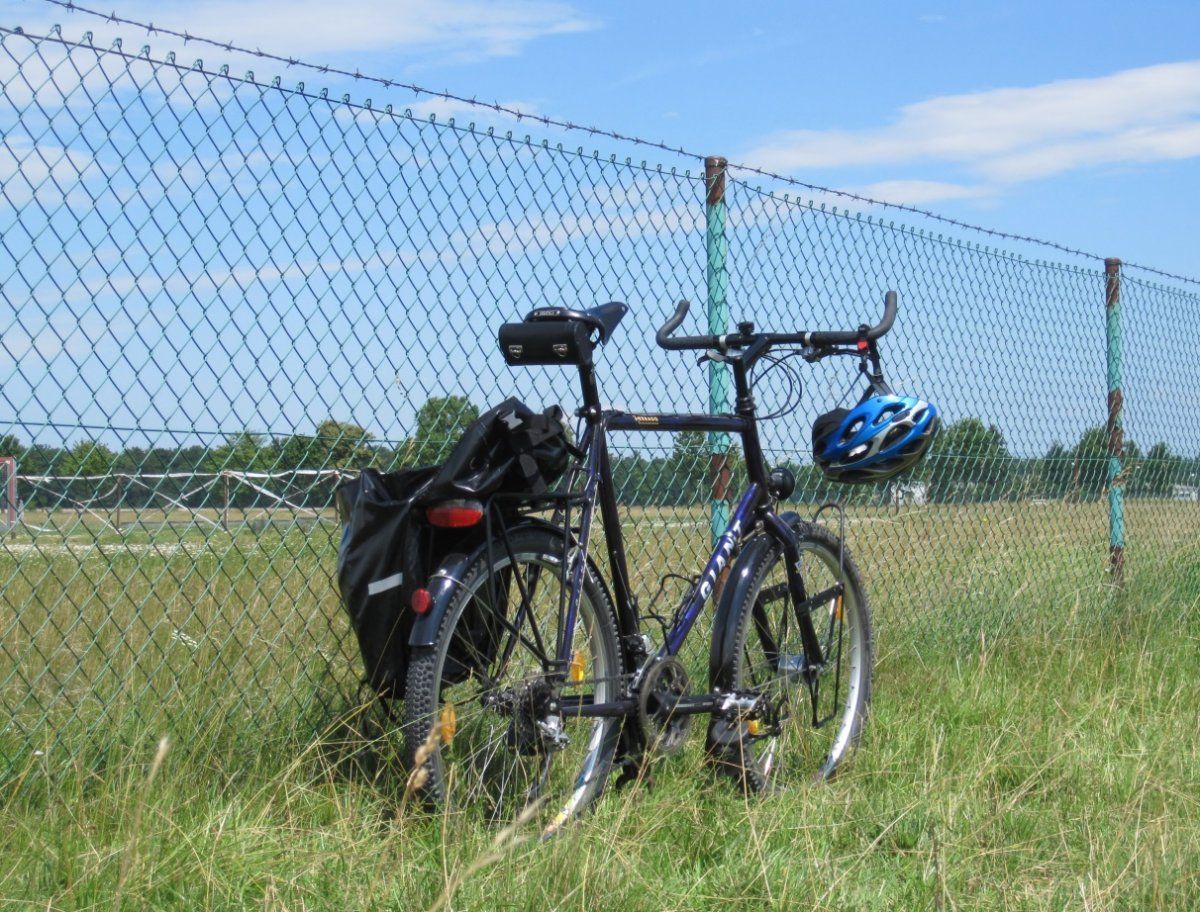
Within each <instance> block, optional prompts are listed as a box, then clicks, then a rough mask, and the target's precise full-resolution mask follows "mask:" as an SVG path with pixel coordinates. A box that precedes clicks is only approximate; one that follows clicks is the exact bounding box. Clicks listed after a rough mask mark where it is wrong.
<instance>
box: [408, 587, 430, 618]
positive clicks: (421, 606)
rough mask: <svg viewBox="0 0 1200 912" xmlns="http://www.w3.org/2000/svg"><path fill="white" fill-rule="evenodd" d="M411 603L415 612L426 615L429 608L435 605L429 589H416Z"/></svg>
mask: <svg viewBox="0 0 1200 912" xmlns="http://www.w3.org/2000/svg"><path fill="white" fill-rule="evenodd" d="M410 603H411V604H412V610H413V611H415V612H416V613H417V614H424V613H425V612H426V611H428V610H429V606H430V605H432V604H433V598H432V596H430V594H429V590H428V589H415V590H413V594H412V599H411V600H410Z"/></svg>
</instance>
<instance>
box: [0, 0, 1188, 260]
mask: <svg viewBox="0 0 1200 912" xmlns="http://www.w3.org/2000/svg"><path fill="white" fill-rule="evenodd" d="M6 6H7V7H8V16H7V17H6V18H7V19H8V20H9V21H12V22H16V21H19V22H21V23H22V24H25V25H26V26H28V27H32V28H36V27H38V26H43V27H44V25H45V24H48V23H50V22H61V23H63V24H64V26H65V27H66V28H67V30H68V34H70V33H71V32H72V31H79V30H82V29H83V28H90V29H93V30H94V31H95V32H96V34H97V36H98V39H103V38H105V37H106V36H109V35H116V34H120V35H123V36H124V37H125V39H126V40H127V41H129V42H133V41H137V42H139V43H140V42H141V41H142V40H143V39H144V36H142V35H137V34H135V33H134V30H132V29H130V28H129V27H127V26H125V27H116V26H108V25H106V24H105V23H103V22H98V21H97V20H95V19H92V18H90V17H86V16H84V15H82V14H79V13H67V12H66V11H65V10H61V9H56V8H53V7H49V6H47V5H46V4H44V3H41V2H38V0H8V2H7V3H6ZM109 6H113V4H109ZM115 6H116V8H117V10H118V11H119V12H121V13H122V14H124V15H128V16H129V17H130V18H134V19H142V20H151V21H154V22H156V23H159V24H162V25H168V26H175V27H180V28H186V29H188V30H191V31H194V32H196V33H197V34H204V35H208V36H213V37H216V38H221V39H230V40H233V41H235V42H241V43H244V44H246V45H249V46H252V47H262V48H264V49H266V50H271V51H276V52H279V53H283V54H290V55H296V56H299V57H303V58H305V59H308V60H313V61H316V62H318V63H325V62H328V63H333V64H338V65H341V66H345V67H348V68H350V69H354V68H356V67H361V68H362V70H363V71H364V72H370V73H377V74H380V75H384V76H393V77H398V78H403V79H408V80H412V81H414V82H418V83H420V84H424V85H427V86H430V87H433V88H445V89H449V90H451V91H454V92H458V93H462V94H465V95H478V96H479V97H481V98H485V99H488V100H500V101H504V102H511V103H514V104H516V105H517V106H519V107H522V108H525V109H531V110H533V111H536V112H538V113H545V114H551V115H555V116H561V117H564V118H567V119H570V120H573V121H579V122H585V123H594V124H596V125H599V126H602V127H608V128H612V129H616V130H619V131H622V132H627V133H632V134H636V135H639V136H643V137H646V138H649V139H656V140H657V139H662V140H665V141H667V142H668V143H670V144H672V145H682V146H684V147H686V148H688V149H689V150H693V151H698V152H702V153H722V154H726V155H728V156H729V157H730V159H731V160H738V161H744V162H747V163H750V164H760V165H764V166H767V167H769V168H771V169H774V170H779V171H783V172H784V173H786V174H789V175H794V176H796V177H799V178H801V179H803V180H806V181H809V182H812V183H818V184H825V185H828V186H832V187H837V188H845V189H852V190H860V191H865V192H866V193H868V194H869V195H874V196H877V197H879V198H883V199H888V200H891V201H896V202H911V203H915V204H919V205H924V206H928V207H930V208H933V209H935V210H936V211H938V212H943V213H945V214H947V215H950V216H955V217H960V218H964V219H966V220H970V221H975V222H979V223H982V224H984V225H985V226H988V227H995V228H1001V229H1005V230H1011V231H1014V232H1018V233H1022V234H1026V233H1027V234H1034V235H1037V236H1042V237H1048V238H1050V239H1053V240H1057V241H1060V242H1062V243H1065V244H1068V245H1072V246H1077V247H1080V248H1083V249H1086V250H1088V251H1094V252H1097V253H1100V254H1102V255H1118V256H1122V257H1124V258H1126V259H1128V260H1133V261H1140V262H1145V263H1148V264H1152V265H1156V266H1159V267H1161V268H1164V269H1167V270H1169V271H1175V272H1182V273H1185V274H1189V275H1196V274H1200V246H1197V245H1196V244H1195V242H1194V237H1195V233H1196V220H1197V215H1196V212H1197V207H1196V206H1195V205H1192V204H1189V203H1188V201H1189V200H1193V201H1194V200H1196V199H1200V165H1198V161H1200V4H1197V3H1195V2H1153V0H1151V2H1140V3H1103V4H1096V3H1084V2H1074V0H1065V2H1064V0H1058V2H1053V3H1047V2H1044V0H1043V2H982V0H980V2H970V3H965V2H960V3H946V2H941V3H938V2H905V0H898V2H886V3H881V2H848V3H817V2H790V3H754V4H745V5H743V6H741V7H738V8H734V7H730V6H727V5H724V4H705V3H694V2H693V3H678V2H657V3H650V4H648V3H632V2H613V3H604V4H601V3H553V2H517V0H498V2H492V3H482V2H475V0H472V2H463V0H442V2H436V3H433V2H426V0H408V2H392V0H341V2H339V3H337V4H329V3H327V2H324V0H165V2H149V0H128V2H124V3H118V4H116V5H115ZM105 8H106V9H107V7H105ZM152 44H153V47H154V49H155V51H156V52H159V51H162V52H165V51H166V50H168V49H171V48H172V47H174V46H175V43H173V42H172V41H171V40H169V39H165V38H155V39H153V41H152ZM184 54H186V55H188V56H190V57H194V56H203V57H206V58H208V59H210V60H211V59H215V58H216V57H217V56H218V55H217V52H215V51H213V49H211V48H209V49H200V50H196V49H194V48H193V49H189V50H187V51H183V50H181V55H184ZM256 69H257V70H258V71H259V72H265V71H266V70H267V69H271V71H272V72H274V69H273V68H270V66H269V65H267V66H264V65H263V64H262V62H259V64H258V65H257V66H256ZM304 78H305V79H306V80H307V81H308V82H309V83H310V84H312V82H313V77H312V74H308V75H306V76H305V77H304ZM327 81H328V83H329V84H330V85H331V86H333V87H334V88H335V89H339V90H340V89H341V88H342V85H341V83H339V81H338V80H336V79H329V80H327ZM351 91H352V93H353V95H354V97H363V96H366V95H371V94H374V95H376V96H377V97H378V96H379V94H380V92H379V90H375V91H371V90H368V89H365V88H363V87H361V86H358V87H352V88H351ZM420 110H422V111H437V112H440V113H443V114H454V113H457V114H458V115H459V116H460V117H461V116H463V114H462V111H461V109H460V108H459V107H458V106H456V105H453V104H448V103H441V102H426V103H424V104H423V106H422V107H421V109H420ZM468 116H470V115H468Z"/></svg>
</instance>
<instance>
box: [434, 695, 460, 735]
mask: <svg viewBox="0 0 1200 912" xmlns="http://www.w3.org/2000/svg"><path fill="white" fill-rule="evenodd" d="M457 731H458V713H457V712H455V711H454V704H453V703H447V704H446V705H445V706H443V707H442V715H441V717H440V718H439V719H438V737H439V738H441V739H442V743H443V744H445V745H449V744H450V742H451V741H453V740H454V733H455V732H457Z"/></svg>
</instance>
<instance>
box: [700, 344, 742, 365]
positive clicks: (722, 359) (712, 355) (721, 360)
mask: <svg viewBox="0 0 1200 912" xmlns="http://www.w3.org/2000/svg"><path fill="white" fill-rule="evenodd" d="M732 360H733V359H732V358H730V357H729V356H728V355H726V354H723V353H722V352H719V351H717V350H716V349H715V348H710V349H709V350H708V351H706V352H705V353H704V354H702V355H701V356H700V357H699V358H697V359H696V365H697V367H699V366H701V365H703V364H704V362H705V361H716V362H717V363H718V364H729V363H730V362H731V361H732Z"/></svg>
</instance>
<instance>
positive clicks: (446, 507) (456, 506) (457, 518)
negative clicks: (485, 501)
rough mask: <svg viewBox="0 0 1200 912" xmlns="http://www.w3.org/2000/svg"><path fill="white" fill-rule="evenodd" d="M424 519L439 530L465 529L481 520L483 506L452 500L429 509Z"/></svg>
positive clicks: (469, 501)
mask: <svg viewBox="0 0 1200 912" xmlns="http://www.w3.org/2000/svg"><path fill="white" fill-rule="evenodd" d="M425 518H426V519H428V520H429V524H430V525H431V526H437V527H438V528H440V529H465V528H467V527H468V526H473V525H475V524H476V523H478V522H479V521H480V520H481V519H483V505H482V504H479V503H476V502H475V501H473V500H452V501H448V502H446V503H441V504H438V505H437V506H436V507H430V508H429V509H428V510H426V511H425Z"/></svg>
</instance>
